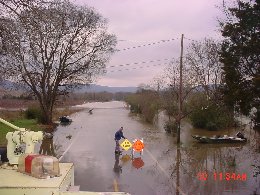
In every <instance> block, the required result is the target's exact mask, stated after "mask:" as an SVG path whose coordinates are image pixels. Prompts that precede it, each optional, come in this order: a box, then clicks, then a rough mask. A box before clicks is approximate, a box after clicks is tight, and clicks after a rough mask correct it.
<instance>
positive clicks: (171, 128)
mask: <svg viewBox="0 0 260 195" xmlns="http://www.w3.org/2000/svg"><path fill="white" fill-rule="evenodd" d="M177 128H178V125H177V124H176V123H175V122H174V121H167V122H165V124H164V130H165V131H166V132H167V133H177Z"/></svg>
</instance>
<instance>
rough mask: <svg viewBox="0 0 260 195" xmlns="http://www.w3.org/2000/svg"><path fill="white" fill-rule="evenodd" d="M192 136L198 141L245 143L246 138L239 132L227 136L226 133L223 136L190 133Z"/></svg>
mask: <svg viewBox="0 0 260 195" xmlns="http://www.w3.org/2000/svg"><path fill="white" fill-rule="evenodd" d="M192 137H193V138H194V139H196V140H198V141H199V142H200V143H212V144H214V143H245V142H246V141H247V139H246V138H245V137H244V135H243V134H242V133H240V132H238V133H237V134H236V137H229V136H227V135H224V136H217V135H215V136H213V137H206V136H199V135H192Z"/></svg>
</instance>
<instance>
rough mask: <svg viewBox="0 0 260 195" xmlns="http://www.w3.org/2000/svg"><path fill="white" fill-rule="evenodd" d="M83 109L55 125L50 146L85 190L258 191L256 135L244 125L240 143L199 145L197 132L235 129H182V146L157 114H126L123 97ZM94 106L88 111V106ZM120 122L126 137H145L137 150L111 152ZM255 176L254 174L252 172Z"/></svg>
mask: <svg viewBox="0 0 260 195" xmlns="http://www.w3.org/2000/svg"><path fill="white" fill-rule="evenodd" d="M81 107H85V108H86V110H84V111H81V112H79V113H76V114H74V115H72V119H73V122H72V123H71V124H70V125H67V126H59V127H58V129H57V131H56V132H55V135H54V142H55V144H54V146H55V150H56V151H57V152H58V153H59V154H60V160H61V161H62V162H73V163H74V165H75V185H80V190H84V191H125V192H129V193H131V194H136V195H168V194H169V195H170V194H192V195H196V194H201V195H202V194H205V195H211V194H212V195H216V194H219V195H222V194H223V195H224V194H227V195H229V194H236V195H251V194H252V195H253V194H260V175H255V174H256V172H257V170H256V169H255V167H254V166H253V165H256V166H259V165H260V148H259V147H260V146H259V145H260V143H259V142H260V138H259V134H257V133H256V132H254V131H253V130H250V129H249V127H248V126H245V130H244V132H243V133H244V134H245V136H246V137H247V138H249V140H248V142H247V143H245V144H236V145H234V144H231V145H230V144H225V145H222V144H218V145H216V144H199V143H197V142H196V141H195V140H193V138H192V137H191V135H192V134H197V135H206V136H209V135H214V134H220V135H224V134H227V135H235V134H236V131H237V130H236V129H229V130H226V131H218V132H209V131H204V130H198V129H193V128H192V126H191V125H189V124H188V123H183V124H182V128H181V142H182V143H181V145H180V146H179V147H177V145H176V141H175V140H176V138H175V137H173V136H172V135H169V134H167V133H166V132H165V131H164V129H163V121H164V120H166V117H165V116H164V115H163V114H162V113H161V114H160V115H159V117H158V122H157V124H156V125H149V124H146V123H144V122H142V121H141V119H139V118H138V117H136V116H131V115H129V110H128V109H127V108H126V106H125V104H124V103H123V102H107V103H91V104H85V105H82V106H81ZM90 108H94V109H93V114H90V113H89V112H88V110H89V109H90ZM121 126H123V127H124V135H125V137H126V138H127V139H128V140H130V141H132V140H134V139H136V138H138V139H141V138H143V139H144V144H145V148H144V152H143V154H142V155H140V154H134V156H131V150H128V151H124V152H123V155H121V156H120V157H117V156H115V154H114V148H115V142H114V133H115V132H116V131H117V130H118V129H119V128H120V127H121ZM254 175H255V176H256V177H254Z"/></svg>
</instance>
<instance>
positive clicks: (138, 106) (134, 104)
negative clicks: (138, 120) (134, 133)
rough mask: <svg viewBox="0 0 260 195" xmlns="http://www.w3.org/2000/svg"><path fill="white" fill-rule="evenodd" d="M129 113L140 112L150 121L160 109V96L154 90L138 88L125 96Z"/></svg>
mask: <svg viewBox="0 0 260 195" xmlns="http://www.w3.org/2000/svg"><path fill="white" fill-rule="evenodd" d="M125 101H126V102H127V103H128V105H129V106H130V111H131V113H135V114H141V115H140V116H141V117H143V118H144V120H145V121H146V122H149V123H152V122H153V120H154V116H155V115H156V114H157V113H158V111H159V109H160V98H159V95H158V93H157V92H156V91H153V90H149V89H142V88H140V89H139V90H138V91H137V92H136V93H135V94H132V95H129V96H127V97H126V99H125Z"/></svg>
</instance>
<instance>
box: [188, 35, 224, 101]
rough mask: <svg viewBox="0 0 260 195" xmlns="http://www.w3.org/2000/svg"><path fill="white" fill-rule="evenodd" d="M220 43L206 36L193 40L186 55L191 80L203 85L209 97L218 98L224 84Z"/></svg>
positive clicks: (197, 84)
mask: <svg viewBox="0 0 260 195" xmlns="http://www.w3.org/2000/svg"><path fill="white" fill-rule="evenodd" d="M219 51H220V44H219V43H218V42H216V41H215V40H213V39H208V38H205V39H204V40H203V41H201V42H192V43H191V44H190V45H189V48H188V51H187V54H186V55H185V63H186V64H187V65H188V66H189V67H190V71H189V72H190V76H191V77H190V78H191V82H192V83H193V84H194V85H196V86H200V87H202V89H203V91H204V92H205V93H206V95H207V97H208V98H211V99H212V98H216V96H217V92H218V90H217V89H219V87H220V85H221V84H222V69H221V63H220V61H219Z"/></svg>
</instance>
